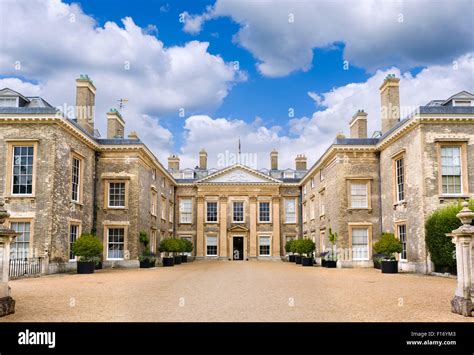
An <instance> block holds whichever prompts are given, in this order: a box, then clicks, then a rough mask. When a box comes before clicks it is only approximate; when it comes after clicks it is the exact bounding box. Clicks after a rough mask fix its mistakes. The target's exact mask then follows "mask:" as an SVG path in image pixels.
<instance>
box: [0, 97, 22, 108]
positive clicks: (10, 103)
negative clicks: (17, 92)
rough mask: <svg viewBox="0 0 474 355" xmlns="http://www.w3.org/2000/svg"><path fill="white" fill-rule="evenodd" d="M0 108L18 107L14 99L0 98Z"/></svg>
mask: <svg viewBox="0 0 474 355" xmlns="http://www.w3.org/2000/svg"><path fill="white" fill-rule="evenodd" d="M0 107H18V103H17V98H16V97H2V98H0Z"/></svg>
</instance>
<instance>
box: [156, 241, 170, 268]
mask: <svg viewBox="0 0 474 355" xmlns="http://www.w3.org/2000/svg"><path fill="white" fill-rule="evenodd" d="M170 241H171V239H169V238H167V239H163V240H162V241H161V242H160V245H159V247H158V250H159V252H160V253H165V257H164V258H162V259H161V260H162V261H163V266H174V258H173V257H172V256H170V253H171V245H170Z"/></svg>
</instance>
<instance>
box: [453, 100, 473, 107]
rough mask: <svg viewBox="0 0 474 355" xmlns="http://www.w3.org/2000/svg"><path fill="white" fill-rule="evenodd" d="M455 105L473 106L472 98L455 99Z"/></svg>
mask: <svg viewBox="0 0 474 355" xmlns="http://www.w3.org/2000/svg"><path fill="white" fill-rule="evenodd" d="M453 106H471V100H454V105H453Z"/></svg>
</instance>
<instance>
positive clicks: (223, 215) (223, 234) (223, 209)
mask: <svg viewBox="0 0 474 355" xmlns="http://www.w3.org/2000/svg"><path fill="white" fill-rule="evenodd" d="M219 256H220V257H221V258H229V257H231V256H229V255H227V197H220V198H219Z"/></svg>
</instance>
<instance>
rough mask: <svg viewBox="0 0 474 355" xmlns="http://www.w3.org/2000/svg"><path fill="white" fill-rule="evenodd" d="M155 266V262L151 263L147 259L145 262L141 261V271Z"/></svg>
mask: <svg viewBox="0 0 474 355" xmlns="http://www.w3.org/2000/svg"><path fill="white" fill-rule="evenodd" d="M153 266H155V263H154V262H151V261H150V260H148V259H146V260H143V261H140V269H149V268H151V267H153Z"/></svg>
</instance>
